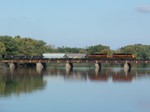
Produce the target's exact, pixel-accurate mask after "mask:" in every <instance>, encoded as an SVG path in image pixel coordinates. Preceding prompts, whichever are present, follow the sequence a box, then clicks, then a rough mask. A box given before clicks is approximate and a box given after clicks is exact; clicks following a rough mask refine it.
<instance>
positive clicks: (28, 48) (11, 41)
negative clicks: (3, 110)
mask: <svg viewBox="0 0 150 112" xmlns="http://www.w3.org/2000/svg"><path fill="white" fill-rule="evenodd" d="M42 53H86V54H91V53H106V54H109V55H111V54H112V53H132V54H135V55H136V57H137V59H150V45H142V44H135V45H127V46H124V47H121V48H119V49H117V50H111V49H110V47H109V46H105V45H101V44H99V45H94V46H89V47H86V48H77V47H74V48H71V47H64V46H62V47H57V48H55V47H54V46H52V45H47V43H46V42H44V41H42V40H35V39H32V38H25V37H20V36H15V37H12V36H7V35H6V36H0V55H2V54H5V55H29V56H30V55H41V54H42Z"/></svg>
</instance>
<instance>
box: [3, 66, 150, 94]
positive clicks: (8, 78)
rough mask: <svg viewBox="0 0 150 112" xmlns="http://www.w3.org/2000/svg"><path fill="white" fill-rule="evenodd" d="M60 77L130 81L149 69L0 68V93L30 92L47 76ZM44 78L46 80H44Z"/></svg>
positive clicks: (41, 86)
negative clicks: (70, 69)
mask: <svg viewBox="0 0 150 112" xmlns="http://www.w3.org/2000/svg"><path fill="white" fill-rule="evenodd" d="M60 77H61V79H62V80H65V81H84V82H87V81H90V82H108V81H112V82H132V81H133V79H134V80H136V79H140V78H148V77H150V69H148V68H138V69H137V68H133V69H132V70H131V71H128V70H125V69H123V68H114V67H113V68H111V67H106V68H102V69H101V70H100V69H97V68H95V69H94V68H90V67H87V68H86V67H75V68H74V69H73V70H72V71H69V70H66V69H65V68H64V67H62V68H47V69H46V70H43V69H39V70H38V69H35V68H26V69H24V68H19V69H0V95H1V96H11V95H13V94H17V95H19V94H21V93H30V92H33V91H35V90H42V89H44V88H45V86H46V81H48V79H49V78H53V79H55V80H57V79H58V78H59V80H60ZM45 79H46V80H45Z"/></svg>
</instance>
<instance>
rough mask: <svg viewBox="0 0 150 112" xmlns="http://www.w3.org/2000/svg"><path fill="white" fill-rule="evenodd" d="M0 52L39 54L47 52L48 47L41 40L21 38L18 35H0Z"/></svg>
mask: <svg viewBox="0 0 150 112" xmlns="http://www.w3.org/2000/svg"><path fill="white" fill-rule="evenodd" d="M0 42H1V43H0V47H1V46H2V48H3V49H1V50H0V53H1V52H2V53H4V54H6V55H40V54H42V53H43V52H48V51H50V49H48V48H47V47H46V43H45V42H43V41H41V40H34V39H31V38H21V37H20V36H16V37H14V38H13V37H10V36H0Z"/></svg>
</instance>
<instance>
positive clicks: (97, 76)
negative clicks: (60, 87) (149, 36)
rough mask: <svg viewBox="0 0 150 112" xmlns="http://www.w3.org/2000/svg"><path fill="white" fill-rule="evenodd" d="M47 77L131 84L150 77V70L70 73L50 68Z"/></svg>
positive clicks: (109, 69) (114, 69)
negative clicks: (136, 80)
mask: <svg viewBox="0 0 150 112" xmlns="http://www.w3.org/2000/svg"><path fill="white" fill-rule="evenodd" d="M45 75H48V76H49V77H52V76H55V78H56V80H57V77H59V78H60V77H62V79H64V80H66V81H67V80H76V81H78V80H80V81H87V80H88V81H106V82H107V81H108V80H112V82H131V81H132V80H133V79H137V78H140V77H143V78H144V77H147V76H150V69H144V68H140V69H137V68H133V69H132V70H128V69H123V68H111V67H108V68H107V67H106V68H103V69H101V70H100V69H97V68H95V69H94V68H83V67H82V68H80V67H79V68H78V67H77V68H74V69H73V70H71V71H69V70H66V69H63V68H61V69H60V68H49V69H47V70H46V72H45Z"/></svg>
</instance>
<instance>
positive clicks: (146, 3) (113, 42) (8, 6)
mask: <svg viewBox="0 0 150 112" xmlns="http://www.w3.org/2000/svg"><path fill="white" fill-rule="evenodd" d="M0 35H9V36H17V35H20V36H21V37H30V38H33V39H37V40H43V41H44V42H46V43H47V44H50V45H55V46H56V47H61V46H67V47H82V48H85V47H88V46H91V45H99V44H102V45H106V46H110V48H111V49H118V48H120V47H123V46H126V45H131V44H132V45H133V44H144V45H150V0H0Z"/></svg>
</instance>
